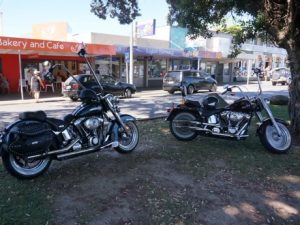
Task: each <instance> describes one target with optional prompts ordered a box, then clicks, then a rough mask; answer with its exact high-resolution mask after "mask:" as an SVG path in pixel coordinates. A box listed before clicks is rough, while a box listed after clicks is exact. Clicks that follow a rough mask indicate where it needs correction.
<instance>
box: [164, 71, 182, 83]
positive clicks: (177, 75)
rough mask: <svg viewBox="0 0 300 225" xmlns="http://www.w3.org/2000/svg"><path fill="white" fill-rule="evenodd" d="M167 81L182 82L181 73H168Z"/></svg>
mask: <svg viewBox="0 0 300 225" xmlns="http://www.w3.org/2000/svg"><path fill="white" fill-rule="evenodd" d="M165 80H166V81H180V72H179V71H172V72H168V73H167V74H166V76H165Z"/></svg>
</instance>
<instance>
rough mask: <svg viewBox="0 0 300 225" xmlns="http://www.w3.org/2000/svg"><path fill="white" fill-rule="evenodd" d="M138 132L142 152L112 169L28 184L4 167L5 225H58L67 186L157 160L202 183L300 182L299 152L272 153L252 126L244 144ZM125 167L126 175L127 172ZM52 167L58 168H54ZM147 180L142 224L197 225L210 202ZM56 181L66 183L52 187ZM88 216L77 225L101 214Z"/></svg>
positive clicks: (1, 209) (164, 128) (283, 113)
mask: <svg viewBox="0 0 300 225" xmlns="http://www.w3.org/2000/svg"><path fill="white" fill-rule="evenodd" d="M272 110H273V112H274V115H275V116H276V117H279V118H282V119H285V120H286V119H287V118H288V116H287V108H286V107H281V106H273V107H272ZM138 126H139V130H140V144H139V148H140V149H142V150H143V151H138V150H137V151H136V152H135V153H133V154H130V155H129V156H127V157H126V156H122V157H121V158H118V159H112V158H110V156H104V159H103V158H102V160H103V161H102V163H105V162H107V161H108V162H109V163H107V164H105V165H106V167H105V166H103V168H101V165H99V159H98V158H97V157H96V158H95V157H94V156H91V157H88V158H82V159H78V160H76V161H75V162H74V161H70V162H69V164H68V163H66V164H65V165H63V166H62V167H61V168H58V169H53V170H51V171H50V172H49V173H47V174H45V175H43V176H41V177H39V178H36V179H34V180H31V181H26V180H25V181H24V180H17V179H15V178H13V177H11V176H9V175H8V174H7V173H6V172H5V171H4V169H3V167H2V166H1V167H0V215H1V217H0V224H1V225H6V224H7V225H11V224H16V225H18V224H20V225H21V224H22V225H26V224H30V225H35V224H36V225H41V224H47V223H49V224H51V222H52V221H55V218H53V215H55V210H56V209H54V208H53V201H54V199H55V196H56V194H60V193H61V191H63V190H60V188H61V187H62V186H63V187H64V188H66V191H67V190H74V187H73V186H72V185H73V184H76V185H75V187H76V186H78V185H79V184H80V183H84V182H86V179H87V178H90V177H94V176H95V177H96V176H100V177H105V176H107V174H115V176H117V175H121V176H123V175H128V173H127V170H134V169H136V168H138V167H140V166H142V165H143V164H145V163H147V162H150V161H155V160H159V161H164V162H165V163H169V164H170V165H171V166H172V168H174V169H175V170H176V171H177V172H178V173H179V174H185V175H187V176H190V177H193V179H195V180H199V181H201V180H205V179H208V178H209V177H212V178H213V177H214V176H215V175H216V174H218V172H220V171H223V172H224V171H225V172H224V174H226V173H227V172H228V173H229V174H230V175H231V176H234V177H236V178H237V179H241V180H247V181H255V182H257V183H261V184H265V183H267V184H268V185H274V186H276V187H277V186H278V187H284V185H286V181H284V180H283V179H282V177H284V176H290V175H293V176H300V152H299V147H294V148H293V149H292V151H291V152H290V153H289V154H286V155H276V154H271V153H269V152H268V151H267V150H266V149H264V147H263V146H262V145H261V143H260V142H259V138H258V137H257V136H256V135H255V131H256V124H255V123H253V124H252V126H251V129H250V132H249V133H250V137H249V138H248V139H246V140H243V141H235V140H224V139H216V138H207V137H197V138H196V139H195V140H193V141H190V142H181V141H177V140H176V139H175V138H174V137H173V136H172V135H171V133H170V131H169V125H168V122H167V121H164V120H162V119H157V120H151V121H145V122H138ZM99 156H101V153H100V154H99ZM105 157H107V158H105ZM110 163H111V164H110ZM78 164H80V166H78ZM123 164H125V168H126V170H124V168H122V165H123ZM56 165H57V164H56ZM52 166H54V167H55V164H53V165H52ZM99 167H100V168H101V169H99ZM72 176H73V177H72ZM147 176H149V174H147V171H145V177H144V178H143V179H140V180H139V182H138V184H132V186H133V189H135V191H136V192H137V194H138V195H140V199H139V200H136V201H138V202H137V203H136V204H137V205H139V204H140V205H139V207H140V208H141V209H142V210H143V212H144V213H143V214H141V215H143V216H145V215H146V216H147V215H148V218H140V219H141V220H144V221H147V222H145V223H144V224H173V223H174V221H187V223H186V224H193V223H192V222H191V221H193V219H194V216H195V215H197V214H196V213H192V212H194V210H200V211H201V208H202V207H204V206H205V204H208V203H207V202H205V201H206V200H205V201H204V200H203V199H197V198H194V197H193V198H192V197H191V196H192V195H191V194H190V193H189V187H188V186H187V187H184V188H183V189H178V190H177V189H176V190H175V192H174V187H168V186H161V184H157V183H155V182H153V179H152V178H153V177H152V175H151V176H150V177H147ZM113 177H114V176H113ZM54 179H62V180H59V181H57V182H56V183H53V182H54ZM63 179H65V181H63ZM100 180H101V179H100ZM134 180H135V179H134ZM69 181H70V182H69ZM64 182H65V183H67V184H65V183H64ZM72 182H73V183H72ZM50 184H51V188H49V186H50ZM68 184H69V185H70V187H68V186H67V185H68ZM124 185H125V184H124ZM126 185H128V184H126ZM128 187H131V186H130V185H128ZM172 191H173V192H172ZM78 194H79V195H80V193H78ZM100 200H101V201H103V204H102V206H101V207H103V208H105V204H104V203H105V201H104V200H105V199H103V200H102V199H101V198H100ZM106 201H108V200H106ZM91 204H95V207H94V208H95V209H96V207H97V206H98V207H100V205H101V202H98V201H95V203H93V202H91ZM74 207H76V206H74ZM88 212H89V210H87V211H81V213H82V214H83V215H82V216H81V217H80V218H79V219H78V221H77V222H78V223H80V224H84V223H83V222H81V220H82V221H92V219H93V216H94V213H97V210H95V211H93V210H92V209H91V210H90V212H92V213H90V214H88ZM187 212H191V213H190V214H189V213H187ZM85 213H86V214H85ZM188 221H190V223H188ZM282 224H284V223H282Z"/></svg>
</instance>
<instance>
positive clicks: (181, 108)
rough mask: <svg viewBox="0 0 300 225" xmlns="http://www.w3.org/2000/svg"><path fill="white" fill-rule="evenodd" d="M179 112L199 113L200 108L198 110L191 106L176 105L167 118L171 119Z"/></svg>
mask: <svg viewBox="0 0 300 225" xmlns="http://www.w3.org/2000/svg"><path fill="white" fill-rule="evenodd" d="M178 112H191V113H193V114H195V115H199V112H198V110H196V109H194V108H189V107H182V105H181V106H180V108H179V107H176V108H174V109H172V110H171V112H170V114H169V115H168V117H167V118H166V120H167V121H170V120H171V119H172V118H173V117H174V116H175V115H176V114H177V113H178Z"/></svg>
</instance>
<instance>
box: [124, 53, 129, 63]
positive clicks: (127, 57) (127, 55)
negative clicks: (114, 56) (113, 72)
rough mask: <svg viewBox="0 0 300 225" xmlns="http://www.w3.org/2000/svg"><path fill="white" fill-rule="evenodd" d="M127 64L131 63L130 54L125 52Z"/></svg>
mask: <svg viewBox="0 0 300 225" xmlns="http://www.w3.org/2000/svg"><path fill="white" fill-rule="evenodd" d="M124 55H125V63H129V61H130V54H129V52H125V54H124Z"/></svg>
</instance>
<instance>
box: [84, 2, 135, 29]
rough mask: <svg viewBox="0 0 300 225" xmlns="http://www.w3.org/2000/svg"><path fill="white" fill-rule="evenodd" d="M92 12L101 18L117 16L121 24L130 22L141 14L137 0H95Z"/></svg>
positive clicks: (92, 4)
mask: <svg viewBox="0 0 300 225" xmlns="http://www.w3.org/2000/svg"><path fill="white" fill-rule="evenodd" d="M90 5H91V12H92V13H94V14H95V15H96V16H98V17H99V18H100V19H104V20H105V19H106V18H107V16H109V17H111V18H117V19H118V20H119V22H120V24H129V23H131V22H132V21H133V20H134V19H135V18H136V17H137V16H139V15H140V14H139V7H138V3H137V0H93V1H92V3H91V4H90Z"/></svg>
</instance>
